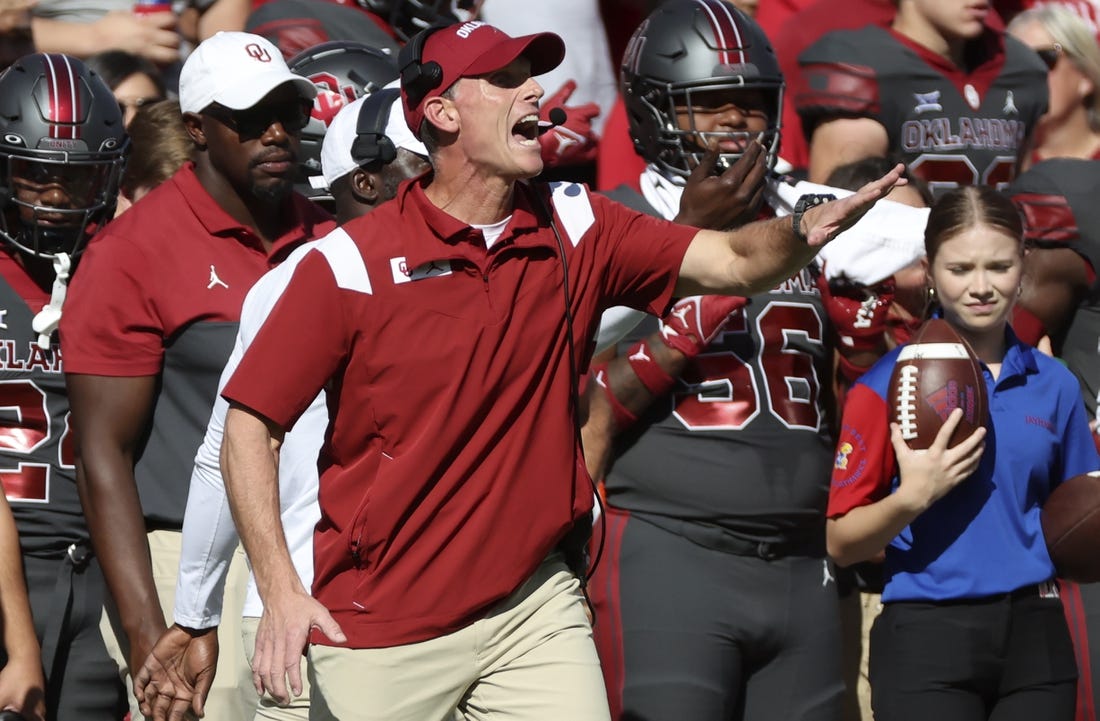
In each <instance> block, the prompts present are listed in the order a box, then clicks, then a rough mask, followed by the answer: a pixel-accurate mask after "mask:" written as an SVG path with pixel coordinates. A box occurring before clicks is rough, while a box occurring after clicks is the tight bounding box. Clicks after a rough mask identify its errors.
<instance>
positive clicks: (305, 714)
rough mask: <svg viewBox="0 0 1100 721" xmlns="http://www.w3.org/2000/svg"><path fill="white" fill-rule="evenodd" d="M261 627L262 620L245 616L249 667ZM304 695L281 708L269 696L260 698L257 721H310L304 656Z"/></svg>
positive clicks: (244, 640)
mask: <svg viewBox="0 0 1100 721" xmlns="http://www.w3.org/2000/svg"><path fill="white" fill-rule="evenodd" d="M259 625H260V619H258V618H254V617H252V616H245V617H244V619H243V620H242V621H241V638H242V640H243V642H244V653H245V656H246V657H247V659H248V665H249V667H251V666H252V657H253V656H255V655H256V628H257V627H258V626H259ZM301 672H302V695H301V696H299V697H297V698H295V699H293V700H292V701H291V702H290V703H289V704H288V705H286V706H280V705H279V703H278V702H277V701H276V700H275V699H273V698H271V696H270V695H269V694H266V693H265V694H264V695H263V696H261V697H260V705H259V707H258V708H257V709H256V721H260V719H264V720H265V721H267V720H269V719H270V721H309V679H308V677H307V674H306V657H305V656H302V663H301Z"/></svg>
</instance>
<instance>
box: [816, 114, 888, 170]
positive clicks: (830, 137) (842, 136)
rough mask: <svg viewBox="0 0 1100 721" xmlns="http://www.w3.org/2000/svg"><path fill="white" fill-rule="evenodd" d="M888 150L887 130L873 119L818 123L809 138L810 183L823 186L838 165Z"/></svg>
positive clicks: (843, 119) (841, 119) (875, 155)
mask: <svg viewBox="0 0 1100 721" xmlns="http://www.w3.org/2000/svg"><path fill="white" fill-rule="evenodd" d="M889 150H890V139H889V137H888V136H887V135H886V128H884V127H883V126H882V123H880V122H879V121H877V120H875V119H873V118H836V119H833V120H825V121H823V122H821V123H819V124H818V125H817V126H816V127H815V128H814V131H813V134H812V135H811V137H810V182H812V183H824V182H825V180H826V179H827V178H828V177H829V175H830V174H831V173H832V172H833V171H834V170H835V169H836V168H838V167H840V166H841V165H846V164H847V163H854V162H855V161H857V160H862V159H864V158H870V157H884V156H885V155H887V153H888V152H889Z"/></svg>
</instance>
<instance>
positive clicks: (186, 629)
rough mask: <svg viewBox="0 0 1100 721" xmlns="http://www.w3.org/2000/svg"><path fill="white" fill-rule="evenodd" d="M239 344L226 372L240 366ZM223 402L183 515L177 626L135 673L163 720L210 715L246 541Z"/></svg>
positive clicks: (150, 709)
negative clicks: (231, 592)
mask: <svg viewBox="0 0 1100 721" xmlns="http://www.w3.org/2000/svg"><path fill="white" fill-rule="evenodd" d="M239 343H240V340H239V338H238V346H237V347H236V348H234V350H233V354H232V355H231V356H230V360H229V363H228V364H227V365H226V369H225V371H224V372H223V374H222V384H224V382H225V380H226V379H227V378H228V377H229V375H231V374H232V371H233V369H235V368H236V359H238V358H239V357H240V352H241V351H240V345H239ZM227 408H228V404H227V403H226V402H225V401H224V400H223V399H221V398H218V399H217V400H216V401H215V404H214V410H213V412H212V413H211V416H210V422H209V424H208V425H207V429H206V436H205V437H204V439H203V444H202V446H201V447H200V448H199V452H198V454H197V455H196V458H195V468H194V469H193V470H192V473H191V485H190V489H189V491H188V494H187V510H186V512H185V513H184V516H183V537H182V541H181V550H180V571H179V577H178V578H177V580H176V602H175V608H174V612H173V615H174V621H175V622H174V623H173V624H172V625H171V626H170V627H169V628H168V629H167V630H166V631H165V632H164V633H163V634H162V635H161V637H160V639H159V640H158V641H157V643H156V645H155V646H154V647H153V649H152V651H151V652H150V653H149V655H148V656H147V657H146V658H145V662H144V663H143V664H142V667H141V669H139V670H138V671H137V673H136V674H135V675H134V694H135V696H136V697H137V698H138V700H139V702H141V704H142V713H144V714H145V715H146V716H155V718H157V719H160V718H161V717H162V716H163V714H165V713H167V714H168V715H169V717H170V718H175V717H174V716H172V714H173V713H175V714H179V715H180V716H181V717H182V714H183V713H184V712H185V711H187V709H188V708H190V709H191V710H192V711H193V712H194V713H195V715H198V716H201V715H202V714H203V712H204V707H205V704H206V697H207V695H208V694H209V692H210V687H211V685H212V684H213V682H214V673H215V671H216V669H217V662H218V653H219V646H218V622H219V621H220V619H221V606H222V595H223V594H224V591H225V578H226V575H227V574H228V572H229V564H230V563H231V561H232V557H233V552H234V550H235V549H236V547H237V543H238V541H239V538H238V536H237V529H236V527H235V526H234V525H233V519H232V517H231V515H230V511H229V499H228V497H227V496H226V492H225V484H224V482H223V481H222V476H221V468H220V466H219V452H220V449H221V443H222V435H223V428H224V423H225V412H226V409H227Z"/></svg>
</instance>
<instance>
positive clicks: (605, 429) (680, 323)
mask: <svg viewBox="0 0 1100 721" xmlns="http://www.w3.org/2000/svg"><path fill="white" fill-rule="evenodd" d="M746 302H747V301H746V299H745V298H742V297H739V296H726V295H707V296H691V297H688V298H683V299H681V300H680V301H678V302H677V303H676V304H675V305H673V306H672V310H671V311H669V313H668V315H666V316H665V317H664V318H663V319H661V322H660V328H659V329H658V331H657V332H656V333H652V334H651V335H649V336H647V337H645V338H643V339H641V340H640V341H638V342H637V343H635V344H634V345H632V346H631V347H630V348H629V349H628V350H627V351H626V353H625V354H623V355H620V356H617V357H613V358H610V359H607V360H604V361H602V362H597V363H596V364H595V365H594V366H593V369H592V375H591V377H590V378H589V386H588V389H587V397H588V418H587V419H586V420H585V423H584V425H583V426H582V428H581V439H582V441H583V443H584V448H585V461H586V463H587V464H588V472H589V474H590V475H591V476H592V478H595V479H600V478H602V477H603V475H604V473H605V472H606V471H607V465H608V462H609V460H610V457H611V445H612V444H611V441H612V439H613V438H614V437H615V436H616V435H618V434H619V433H621V432H622V431H624V430H626V429H627V428H629V427H630V426H631V425H633V424H634V422H635V421H637V419H638V417H639V416H640V415H642V414H643V413H644V412H645V411H646V409H648V408H649V407H650V406H651V405H652V404H653V403H654V402H655V401H656V400H657V399H659V398H662V397H664V396H666V395H667V394H668V393H669V392H670V391H671V390H672V388H673V386H675V385H676V380H677V379H678V378H679V377H680V374H681V373H683V371H684V368H685V367H686V366H687V365H688V363H690V362H691V360H692V359H693V358H695V357H696V356H698V355H699V354H700V353H702V352H703V350H704V349H706V347H707V346H708V345H709V344H710V342H711V341H712V340H714V338H716V337H717V336H718V335H719V334H720V333H721V332H722V330H723V329H724V328H725V327H726V324H728V323H729V321H730V320H731V319H732V318H733V317H734V315H735V314H736V313H737V312H738V311H739V310H740V309H741V308H743V307H744V305H745V303H746Z"/></svg>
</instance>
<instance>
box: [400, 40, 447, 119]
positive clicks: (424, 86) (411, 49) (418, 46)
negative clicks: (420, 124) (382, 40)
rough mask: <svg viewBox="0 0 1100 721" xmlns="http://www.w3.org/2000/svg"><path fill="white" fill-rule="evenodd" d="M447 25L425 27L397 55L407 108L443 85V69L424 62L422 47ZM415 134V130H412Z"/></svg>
mask: <svg viewBox="0 0 1100 721" xmlns="http://www.w3.org/2000/svg"><path fill="white" fill-rule="evenodd" d="M447 27H449V26H447V25H432V26H430V27H426V28H424V29H423V30H421V31H420V32H418V33H417V34H416V35H413V36H412V38H411V39H410V40H409V42H408V43H407V44H406V45H405V47H403V48H401V52H400V53H398V55H397V67H398V71H399V72H400V73H401V87H402V88H404V90H405V97H406V98H407V99H408V101H409V107H411V108H415V107H416V106H417V105H420V103H421V102H423V100H424V98H426V97H428V93H430V92H431V91H433V90H435V89H436V88H438V87H439V86H440V85H442V84H443V68H442V67H440V66H439V63H437V62H436V61H434V60H429V61H428V62H426V63H425V62H424V61H423V60H424V45H425V43H427V42H428V38H429V37H431V35H432V33H434V32H436V31H437V30H443V29H445V28H447ZM412 130H413V132H416V130H417V129H416V128H413V129H412Z"/></svg>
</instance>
